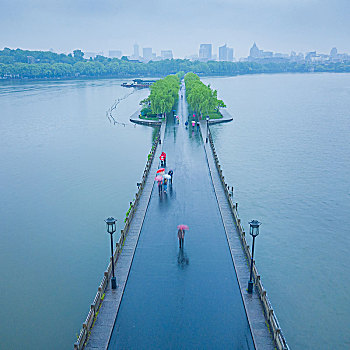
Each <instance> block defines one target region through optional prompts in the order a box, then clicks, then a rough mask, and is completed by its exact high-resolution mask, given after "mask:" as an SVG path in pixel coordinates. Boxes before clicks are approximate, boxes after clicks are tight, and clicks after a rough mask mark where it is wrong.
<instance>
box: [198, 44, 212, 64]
mask: <svg viewBox="0 0 350 350" xmlns="http://www.w3.org/2000/svg"><path fill="white" fill-rule="evenodd" d="M211 58H212V45H211V44H200V46H199V59H200V60H201V61H209V60H211Z"/></svg>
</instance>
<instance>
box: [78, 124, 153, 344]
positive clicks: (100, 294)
mask: <svg viewBox="0 0 350 350" xmlns="http://www.w3.org/2000/svg"><path fill="white" fill-rule="evenodd" d="M159 138H160V128H159V130H158V134H157V136H156V138H155V139H154V141H153V144H152V148H151V151H150V153H149V157H148V160H147V163H146V166H145V170H144V171H143V175H142V181H141V182H139V183H137V186H138V191H137V193H136V195H135V200H134V202H130V205H131V209H130V212H129V215H128V217H127V218H126V219H125V226H124V228H123V229H122V230H121V232H120V238H119V241H118V242H117V243H116V248H115V251H114V255H113V259H114V263H115V264H116V263H117V261H118V257H119V255H120V254H121V251H122V249H123V245H124V241H125V238H126V236H127V234H128V231H129V227H130V223H131V220H132V218H133V217H134V214H135V211H136V207H137V204H138V202H139V200H140V197H141V195H142V191H143V189H144V187H145V184H146V180H147V176H148V173H149V171H150V169H151V166H152V162H153V159H154V155H155V153H156V150H157V145H158V143H159ZM111 275H112V259H110V262H109V264H108V267H107V270H106V271H105V272H104V274H103V278H102V281H101V283H100V285H99V287H98V290H97V293H96V296H95V298H94V301H93V303H92V304H91V306H90V310H89V312H88V315H87V317H86V319H85V322H84V323H83V328H82V329H81V331H80V334H79V335H78V338H77V341H76V342H75V343H74V349H75V350H80V349H83V348H84V346H85V344H86V341H87V340H88V338H89V335H90V333H91V329H92V328H93V326H94V322H95V320H96V316H97V314H98V311H99V309H100V307H101V304H102V302H103V299H104V294H105V290H106V288H107V285H108V281H109V280H110V278H111Z"/></svg>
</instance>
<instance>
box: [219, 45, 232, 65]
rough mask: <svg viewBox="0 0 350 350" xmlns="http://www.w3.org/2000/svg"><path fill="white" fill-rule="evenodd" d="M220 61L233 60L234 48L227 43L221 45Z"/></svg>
mask: <svg viewBox="0 0 350 350" xmlns="http://www.w3.org/2000/svg"><path fill="white" fill-rule="evenodd" d="M219 61H233V49H232V48H230V47H228V46H227V45H226V44H225V45H224V46H220V47H219Z"/></svg>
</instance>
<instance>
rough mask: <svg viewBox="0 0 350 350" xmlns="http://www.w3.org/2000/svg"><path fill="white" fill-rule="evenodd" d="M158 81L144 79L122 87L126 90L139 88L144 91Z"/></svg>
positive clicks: (135, 80) (124, 84)
mask: <svg viewBox="0 0 350 350" xmlns="http://www.w3.org/2000/svg"><path fill="white" fill-rule="evenodd" d="M156 81H157V80H142V79H134V80H133V81H132V82H131V83H123V84H122V86H123V87H126V88H132V87H133V88H138V89H144V88H148V87H150V86H151V85H152V84H153V83H155V82H156Z"/></svg>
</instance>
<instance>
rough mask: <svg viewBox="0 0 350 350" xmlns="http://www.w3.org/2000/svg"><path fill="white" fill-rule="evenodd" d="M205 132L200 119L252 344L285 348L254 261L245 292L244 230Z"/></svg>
mask: <svg viewBox="0 0 350 350" xmlns="http://www.w3.org/2000/svg"><path fill="white" fill-rule="evenodd" d="M206 133H207V128H206V126H205V122H204V121H203V122H202V123H201V134H202V139H203V143H204V149H205V153H206V157H207V161H208V167H209V172H210V175H211V178H212V182H213V186H214V190H215V195H216V198H217V201H218V205H219V210H220V214H221V217H222V221H223V224H224V228H225V232H226V237H227V241H228V244H229V248H230V253H231V257H232V261H233V265H234V268H235V271H236V275H237V279H238V283H239V286H240V291H241V295H242V300H243V304H244V308H245V310H246V314H247V318H248V322H249V326H250V329H251V332H252V336H253V341H254V345H255V348H256V349H258V350H260V349H274V348H275V347H276V348H277V349H278V350H289V347H288V345H287V343H286V340H285V338H284V336H283V333H282V330H281V328H280V326H279V323H278V320H277V317H276V315H275V313H274V311H273V308H272V305H271V303H270V301H269V299H268V297H267V293H266V290H265V289H264V287H263V285H262V283H261V279H260V275H259V274H258V271H257V269H256V266H255V264H254V266H253V277H254V282H255V284H254V291H253V293H252V294H249V293H248V292H247V285H248V280H249V272H250V261H251V253H250V250H249V246H248V245H247V242H246V239H245V232H244V230H243V228H242V225H241V220H240V219H239V218H238V213H237V210H236V204H234V203H233V202H232V200H231V196H230V193H229V188H228V186H227V185H226V183H225V178H224V176H223V171H222V169H221V166H220V163H219V159H218V156H217V154H216V150H215V146H214V143H213V139H212V136H211V133H210V130H208V136H209V137H208V139H209V143H206V142H205V141H204V140H206V137H207V134H206Z"/></svg>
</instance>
